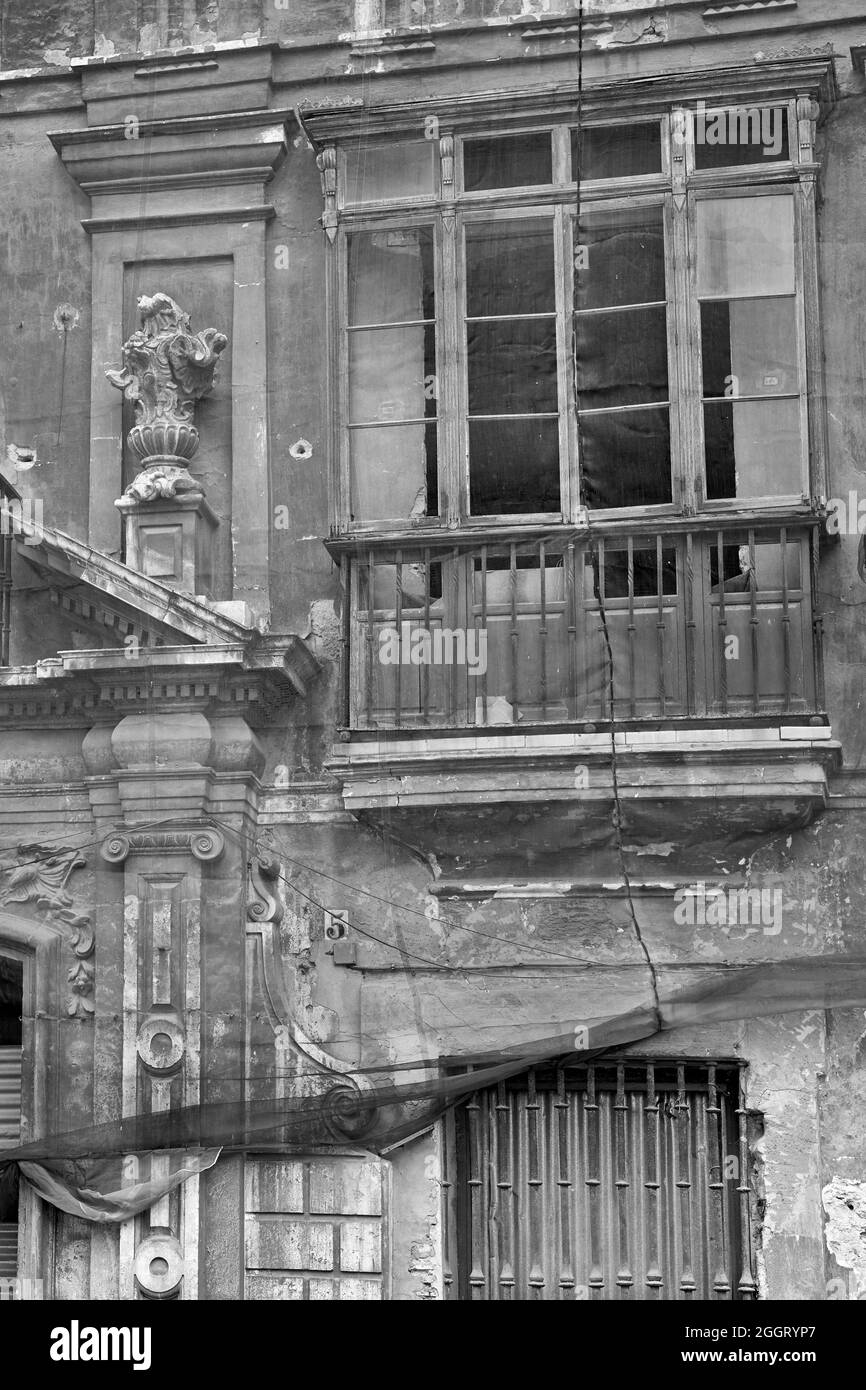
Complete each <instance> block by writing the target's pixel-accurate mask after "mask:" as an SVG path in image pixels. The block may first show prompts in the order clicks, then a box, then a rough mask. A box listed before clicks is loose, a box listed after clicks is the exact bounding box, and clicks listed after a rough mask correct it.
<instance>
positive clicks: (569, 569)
mask: <svg viewBox="0 0 866 1390" xmlns="http://www.w3.org/2000/svg"><path fill="white" fill-rule="evenodd" d="M577 562H578V550H577V547H576V546H575V544H574V541H569V542H568V545H567V546H566V549H565V555H564V557H563V564H564V565H565V613H566V619H565V621H566V625H567V632H568V637H567V641H568V702H569V710H570V711H571V712H572V714H573V716H576V715H577V712H578V711H577V700H578V693H577V680H578V676H577V669H578V658H577V593H578V585H577V574H576V570H575V567H576V565H577Z"/></svg>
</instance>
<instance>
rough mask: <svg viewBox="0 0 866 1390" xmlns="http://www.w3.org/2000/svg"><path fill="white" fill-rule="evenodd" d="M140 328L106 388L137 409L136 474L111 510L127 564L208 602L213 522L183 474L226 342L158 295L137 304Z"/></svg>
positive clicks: (194, 484)
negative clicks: (118, 515)
mask: <svg viewBox="0 0 866 1390" xmlns="http://www.w3.org/2000/svg"><path fill="white" fill-rule="evenodd" d="M138 309H139V314H140V318H141V327H140V328H139V329H138V330H137V331H136V332H135V333H133V335H132V337H130V338H128V339H127V341H126V342H125V343H124V344H123V349H122V353H121V360H122V365H121V367H120V369H119V370H117V369H114V368H106V371H105V375H106V376H107V378H108V380H109V381H110V382H111V384H112V386H115V387H117V389H118V390H119V391H122V392H123V394H124V396H125V398H126V399H127V400H129V401H132V402H133V403H134V405H135V424H134V425H133V427H132V429H131V430H130V431H129V434H128V435H127V443H128V445H129V447H130V449H131V451H132V453H133V454H134V455H135V457H136V459H137V460H138V461H139V462H140V463H141V465H142V466H141V471H140V472H139V473H138V474H137V475H136V477H135V478H134V479H133V481H132V482H131V483H130V484H129V486H128V487H127V489H126V491H125V492H124V494H123V496H122V497H121V498H119V499H118V501H117V503H116V506H117V507H118V508H119V510H120V511H121V512H122V513H123V516H124V520H125V525H126V556H127V564H128V565H129V566H130V567H131V568H132V569H137V570H140V571H141V573H142V574H146V575H148V576H149V577H150V578H153V579H159V580H162V581H163V582H164V583H165V584H167V585H168V586H169V587H171V588H175V589H179V590H181V591H183V592H186V593H191V594H202V595H204V596H208V595H209V593H210V587H211V582H212V579H211V548H212V546H211V543H212V539H213V532H214V530H215V528H216V525H217V519H216V517H215V516H214V514H213V512H212V511H211V509H210V507H209V506H208V504H207V501H206V499H205V495H204V488H203V486H202V484H201V483H200V482H198V481H197V480H196V479H195V478H193V477H192V475H191V474H190V471H189V463H190V460H191V459H192V458H193V457H194V456H195V453H196V450H197V449H198V445H199V431H198V428H197V427H196V424H195V411H196V406H197V404H198V402H199V401H200V400H202V398H203V397H205V396H207V395H208V394H209V393H210V392H211V391H212V390H213V388H214V385H215V384H216V380H217V377H216V371H217V367H218V366H219V361H220V356H221V354H222V353H223V352H224V351H225V349H226V347H227V346H228V338H227V337H226V335H225V334H224V333H221V332H219V331H218V330H217V329H216V328H205V329H202V330H201V331H200V332H198V333H194V332H193V331H192V328H191V325H190V317H189V314H187V313H185V311H184V310H183V309H182V308H181V307H180V305H179V304H178V303H177V302H176V301H175V300H174V299H172V298H171V296H170V295H168V294H165V293H163V292H162V291H159V292H157V293H156V294H152V295H142V296H141V297H140V299H139V301H138Z"/></svg>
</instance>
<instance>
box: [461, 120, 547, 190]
mask: <svg viewBox="0 0 866 1390" xmlns="http://www.w3.org/2000/svg"><path fill="white" fill-rule="evenodd" d="M552 180H553V157H552V147H551V140H550V131H549V130H537V131H532V132H531V133H530V134H527V135H506V136H494V137H492V138H485V139H483V140H465V141H464V142H463V188H464V190H465V191H466V192H467V193H477V192H480V191H481V190H482V189H485V188H518V187H521V186H524V185H530V184H540V183H551V182H552Z"/></svg>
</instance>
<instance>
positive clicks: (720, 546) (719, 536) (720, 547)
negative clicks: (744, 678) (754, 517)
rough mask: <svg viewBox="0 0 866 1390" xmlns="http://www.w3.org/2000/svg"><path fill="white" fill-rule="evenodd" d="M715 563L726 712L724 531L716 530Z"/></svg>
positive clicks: (721, 693)
mask: <svg viewBox="0 0 866 1390" xmlns="http://www.w3.org/2000/svg"><path fill="white" fill-rule="evenodd" d="M716 564H717V567H718V572H719V586H718V587H719V610H718V611H719V704H720V705H721V707H722V714H727V712H728V655H727V643H728V610H727V608H726V607H725V533H724V531H717V532H716Z"/></svg>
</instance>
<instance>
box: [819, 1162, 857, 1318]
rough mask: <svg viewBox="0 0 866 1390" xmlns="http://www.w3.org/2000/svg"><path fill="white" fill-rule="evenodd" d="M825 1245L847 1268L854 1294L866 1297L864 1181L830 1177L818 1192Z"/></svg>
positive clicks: (853, 1295)
mask: <svg viewBox="0 0 866 1390" xmlns="http://www.w3.org/2000/svg"><path fill="white" fill-rule="evenodd" d="M821 1201H822V1204H823V1207H824V1211H825V1212H826V1213H827V1225H826V1228H825V1231H824V1238H825V1240H826V1242H827V1249H828V1250H829V1251H830V1254H831V1255H833V1256H834V1257H835V1259H836V1262H837V1263H838V1264H840V1265H841V1266H842V1268H843V1269H850V1271H851V1276H852V1291H851V1296H852V1297H853V1298H858V1299H860V1298H866V1182H855V1181H854V1180H853V1179H846V1178H833V1179H832V1181H831V1182H828V1183H827V1186H826V1187H825V1188H824V1189H823V1191H822V1193H821Z"/></svg>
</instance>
